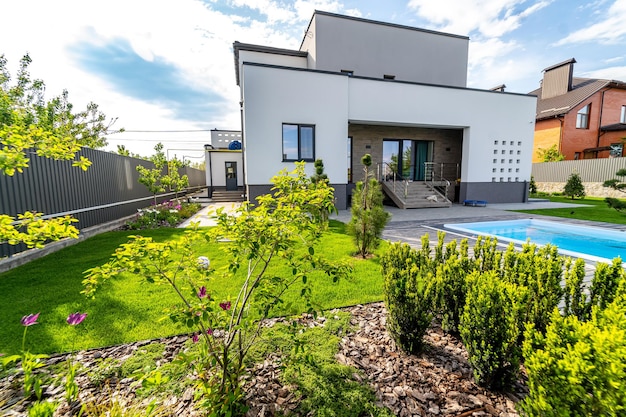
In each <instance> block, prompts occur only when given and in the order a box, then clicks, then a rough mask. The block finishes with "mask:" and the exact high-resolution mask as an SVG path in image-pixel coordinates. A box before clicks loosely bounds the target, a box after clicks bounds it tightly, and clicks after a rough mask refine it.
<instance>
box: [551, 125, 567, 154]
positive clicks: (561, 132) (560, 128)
mask: <svg viewBox="0 0 626 417" xmlns="http://www.w3.org/2000/svg"><path fill="white" fill-rule="evenodd" d="M554 117H557V118H558V119H559V123H560V127H559V149H558V151H559V153H560V154H561V155H562V154H563V152H561V151H562V147H561V146H562V145H563V123H565V116H554Z"/></svg>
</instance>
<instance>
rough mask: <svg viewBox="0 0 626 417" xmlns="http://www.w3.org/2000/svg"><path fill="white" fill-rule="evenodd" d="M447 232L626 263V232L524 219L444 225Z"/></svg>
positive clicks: (595, 259) (596, 259)
mask: <svg viewBox="0 0 626 417" xmlns="http://www.w3.org/2000/svg"><path fill="white" fill-rule="evenodd" d="M444 227H445V228H447V229H451V230H455V231H458V232H463V233H469V234H472V235H484V236H495V237H497V238H498V240H499V241H502V240H504V241H507V242H515V243H518V244H522V243H526V241H527V240H528V239H530V241H531V243H536V244H538V245H545V244H548V243H549V244H551V245H554V246H557V247H558V248H559V252H560V253H561V254H563V255H568V256H575V257H579V258H584V259H589V260H593V261H600V262H609V263H610V262H611V261H612V260H613V258H617V257H618V256H619V257H620V258H622V260H626V232H624V231H618V230H610V229H604V228H600V227H592V226H580V225H574V224H568V223H557V222H551V221H546V220H535V219H522V220H503V221H493V222H475V223H453V224H445V225H444Z"/></svg>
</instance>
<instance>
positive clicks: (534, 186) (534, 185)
mask: <svg viewBox="0 0 626 417" xmlns="http://www.w3.org/2000/svg"><path fill="white" fill-rule="evenodd" d="M528 192H529V193H531V194H537V183H536V182H535V177H534V176H532V175H531V176H530V183H529V184H528Z"/></svg>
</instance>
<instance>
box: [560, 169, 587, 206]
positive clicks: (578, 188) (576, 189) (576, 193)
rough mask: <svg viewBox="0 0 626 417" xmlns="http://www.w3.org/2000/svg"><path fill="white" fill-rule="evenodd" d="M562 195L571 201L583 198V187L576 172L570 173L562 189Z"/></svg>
mask: <svg viewBox="0 0 626 417" xmlns="http://www.w3.org/2000/svg"><path fill="white" fill-rule="evenodd" d="M563 195H566V196H568V197H572V200H573V199H574V198H576V197H580V198H583V197H584V196H585V186H584V185H583V182H582V180H581V179H580V175H578V174H577V173H576V172H574V173H572V175H570V176H569V178H568V179H567V183H566V184H565V187H564V188H563Z"/></svg>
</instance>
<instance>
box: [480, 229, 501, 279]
mask: <svg viewBox="0 0 626 417" xmlns="http://www.w3.org/2000/svg"><path fill="white" fill-rule="evenodd" d="M501 260H502V252H501V251H499V250H498V239H496V238H495V237H485V236H478V238H477V239H476V243H475V244H474V261H475V263H476V265H475V268H476V269H478V270H479V271H493V270H496V271H497V270H499V269H500V261H501Z"/></svg>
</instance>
